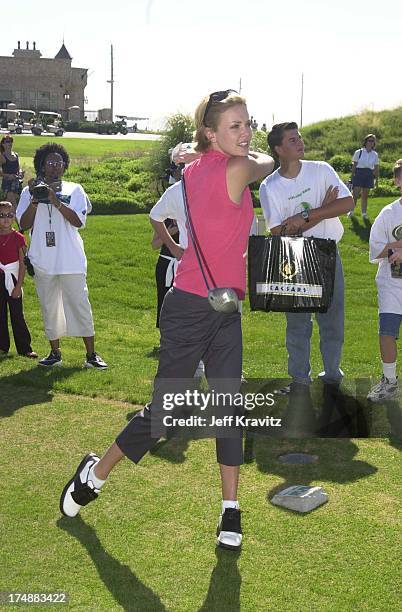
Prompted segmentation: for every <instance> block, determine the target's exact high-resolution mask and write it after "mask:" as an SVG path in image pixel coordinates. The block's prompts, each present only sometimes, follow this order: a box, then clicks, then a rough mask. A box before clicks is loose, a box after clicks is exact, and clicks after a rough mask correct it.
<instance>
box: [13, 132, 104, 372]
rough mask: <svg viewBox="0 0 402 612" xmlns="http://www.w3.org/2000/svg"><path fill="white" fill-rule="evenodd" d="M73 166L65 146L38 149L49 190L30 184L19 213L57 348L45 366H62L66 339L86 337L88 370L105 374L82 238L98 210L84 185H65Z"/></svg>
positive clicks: (44, 314)
mask: <svg viewBox="0 0 402 612" xmlns="http://www.w3.org/2000/svg"><path fill="white" fill-rule="evenodd" d="M69 161H70V160H69V156H68V153H67V151H66V150H65V148H64V147H63V146H61V145H59V144H56V143H52V144H46V145H43V146H42V147H40V148H39V149H37V151H36V153H35V157H34V166H35V170H36V174H37V176H38V177H41V178H40V181H41V182H42V183H44V184H45V185H44V186H42V187H40V188H39V187H38V186H37V185H35V181H33V180H32V181H30V184H29V186H28V187H25V189H23V191H22V194H21V198H20V201H19V204H18V208H17V219H18V222H19V224H20V227H21V229H22V230H27V229H31V241H30V245H29V251H28V256H29V259H30V262H31V264H32V266H33V269H34V280H35V285H36V291H37V294H38V297H39V301H40V305H41V309H42V317H43V322H44V326H45V333H46V337H47V338H48V340H49V342H50V347H51V351H50V353H49V355H48V356H47V357H44V358H43V359H41V360H40V361H39V364H40V365H41V366H45V367H53V366H57V365H61V361H62V360H61V352H60V337H61V336H81V337H82V338H83V340H84V344H85V347H86V360H85V364H84V365H85V367H87V368H96V369H105V368H106V367H107V365H106V363H105V362H104V361H103V359H102V358H101V357H100V356H99V355H97V354H96V352H95V346H94V325H93V319H92V310H91V305H90V303H89V300H88V288H87V284H86V271H87V259H86V256H85V252H84V246H83V242H82V239H81V236H80V235H79V233H78V229H79V228H82V227H84V226H85V222H86V218H87V214H88V213H89V212H91V209H92V206H91V203H90V201H89V199H88V196H87V195H86V193H85V191H84V190H83V188H82V187H81V185H78V184H76V183H70V182H67V181H62V180H61V178H62V176H63V173H64V171H65V170H66V169H67V168H68V165H69ZM46 185H47V187H46ZM35 187H38V188H37V189H36V190H35Z"/></svg>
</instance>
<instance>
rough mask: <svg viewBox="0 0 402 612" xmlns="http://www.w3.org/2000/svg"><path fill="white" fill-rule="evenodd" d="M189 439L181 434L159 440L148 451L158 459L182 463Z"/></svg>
mask: <svg viewBox="0 0 402 612" xmlns="http://www.w3.org/2000/svg"><path fill="white" fill-rule="evenodd" d="M189 441H190V440H189V439H188V438H185V437H183V436H180V435H177V436H173V437H172V438H170V439H169V440H160V441H159V442H158V443H157V445H156V446H154V447H153V448H152V449H151V450H150V453H151V455H154V456H155V457H158V458H159V459H162V460H164V461H169V462H170V463H184V462H185V460H186V456H185V454H184V453H185V451H186V450H187V449H188V445H189Z"/></svg>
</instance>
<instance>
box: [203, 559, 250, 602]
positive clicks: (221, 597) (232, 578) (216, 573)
mask: <svg viewBox="0 0 402 612" xmlns="http://www.w3.org/2000/svg"><path fill="white" fill-rule="evenodd" d="M215 554H216V557H217V563H216V566H215V567H214V569H213V572H212V574H211V580H210V583H209V589H208V593H207V596H206V598H205V601H204V603H203V604H202V606H201V608H200V609H199V612H216V611H217V610H219V612H239V611H240V587H241V575H240V572H239V568H238V567H237V561H238V559H239V557H240V552H234V551H229V550H222V549H221V548H216V551H215Z"/></svg>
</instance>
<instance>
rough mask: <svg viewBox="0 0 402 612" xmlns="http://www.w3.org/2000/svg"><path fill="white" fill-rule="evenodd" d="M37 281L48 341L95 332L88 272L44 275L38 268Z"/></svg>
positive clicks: (85, 336) (88, 334)
mask: <svg viewBox="0 0 402 612" xmlns="http://www.w3.org/2000/svg"><path fill="white" fill-rule="evenodd" d="M34 280H35V285H36V292H37V294H38V297H39V302H40V305H41V310H42V318H43V323H44V326H45V334H46V338H47V339H48V340H57V339H58V338H61V337H62V336H79V337H82V338H89V337H91V336H93V335H94V323H93V318H92V309H91V304H90V303H89V299H88V287H87V283H86V275H85V274H42V273H41V272H38V271H37V270H35V276H34Z"/></svg>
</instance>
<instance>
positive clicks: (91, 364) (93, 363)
mask: <svg viewBox="0 0 402 612" xmlns="http://www.w3.org/2000/svg"><path fill="white" fill-rule="evenodd" d="M84 368H95V369H97V370H106V368H107V363H105V362H104V361H103V359H102V357H101V356H100V355H97V354H96V353H92V355H87V359H86V361H85V363H84Z"/></svg>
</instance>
